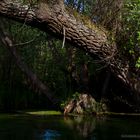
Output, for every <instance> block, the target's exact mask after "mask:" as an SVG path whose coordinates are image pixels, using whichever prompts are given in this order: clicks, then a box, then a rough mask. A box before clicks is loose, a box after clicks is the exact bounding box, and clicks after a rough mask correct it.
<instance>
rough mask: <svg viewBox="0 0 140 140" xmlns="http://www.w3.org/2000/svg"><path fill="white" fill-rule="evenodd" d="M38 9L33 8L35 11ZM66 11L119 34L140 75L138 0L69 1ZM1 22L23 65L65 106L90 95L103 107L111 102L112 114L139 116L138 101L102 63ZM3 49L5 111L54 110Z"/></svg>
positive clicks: (0, 80) (0, 84)
mask: <svg viewBox="0 0 140 140" xmlns="http://www.w3.org/2000/svg"><path fill="white" fill-rule="evenodd" d="M22 2H24V3H29V1H22ZM35 3H36V1H32V2H30V4H31V5H34V4H35ZM65 5H66V6H67V8H68V9H70V10H71V11H70V12H72V13H73V14H74V15H75V16H76V15H77V13H80V14H81V18H84V20H86V19H85V18H88V19H89V18H90V20H91V21H92V22H94V23H96V24H97V26H98V27H100V26H101V28H102V27H104V28H107V29H108V30H109V32H110V34H114V35H115V36H114V38H113V40H115V41H116V42H117V46H118V47H119V48H118V50H119V51H120V52H121V54H122V55H125V56H126V57H127V58H128V60H130V62H131V67H132V68H134V73H140V47H139V45H140V14H139V12H140V1H139V0H124V1H123V0H111V1H110V0H65ZM82 15H84V16H82ZM0 20H1V21H2V20H3V21H4V23H5V30H6V31H7V32H8V33H10V35H11V36H12V38H13V39H14V41H15V42H16V44H17V45H15V47H16V49H17V50H18V52H19V54H20V55H21V57H22V60H23V61H24V62H25V63H26V64H27V65H28V66H29V68H30V69H31V70H32V71H33V72H34V73H35V74H36V75H37V76H38V77H39V79H41V81H43V82H44V83H45V84H47V86H48V87H49V88H50V90H51V92H53V93H54V94H55V95H56V96H57V98H59V99H60V100H61V106H63V105H65V103H66V102H67V101H68V100H69V99H70V98H75V97H76V96H77V95H78V94H81V93H88V94H90V95H92V96H93V97H94V98H95V99H96V101H98V102H101V101H102V100H108V101H107V102H108V103H109V104H110V105H113V106H112V107H113V111H119V112H120V111H134V110H135V111H137V108H139V104H137V107H136V106H135V107H133V104H135V101H136V100H137V96H132V94H133V93H132V92H131V91H129V90H128V89H126V87H125V86H124V85H123V84H122V83H120V82H119V81H117V80H116V78H115V77H114V76H113V75H112V74H111V73H110V72H109V71H108V67H107V65H105V64H103V63H102V61H100V60H97V59H96V58H94V59H93V57H91V56H90V55H89V54H87V53H85V52H84V51H82V50H80V49H78V48H74V47H73V46H71V45H70V44H68V43H67V42H65V44H64V46H63V43H64V42H63V41H60V40H57V39H56V38H54V37H53V36H51V35H49V34H47V33H44V32H41V31H40V30H38V29H33V28H31V27H29V26H26V25H25V24H20V23H17V22H15V21H12V20H10V19H6V18H3V17H0ZM0 46H1V47H0V110H8V111H9V110H18V109H44V108H45V109H46V108H47V109H51V108H53V105H52V104H51V102H50V101H49V100H48V99H47V98H46V97H45V95H43V94H41V93H40V91H39V90H38V89H37V88H36V86H35V85H34V84H33V83H31V82H30V80H29V79H28V78H27V77H26V76H25V75H24V74H23V73H22V72H21V71H20V69H19V68H18V67H17V65H16V64H15V60H14V59H13V57H12V56H11V54H10V53H9V52H8V51H7V49H6V48H5V47H4V46H3V44H2V43H1V44H0ZM138 76H140V75H138ZM38 93H40V94H38ZM138 111H139V110H138Z"/></svg>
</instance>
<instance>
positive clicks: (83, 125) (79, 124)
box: [64, 116, 96, 138]
mask: <svg viewBox="0 0 140 140" xmlns="http://www.w3.org/2000/svg"><path fill="white" fill-rule="evenodd" d="M64 119H65V123H66V124H67V125H68V126H69V127H70V129H72V130H74V131H77V133H78V134H79V135H81V136H82V137H84V138H86V137H88V136H89V135H90V134H91V133H93V131H94V130H95V127H96V118H90V117H89V118H85V117H84V116H76V117H65V118H64Z"/></svg>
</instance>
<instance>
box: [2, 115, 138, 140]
mask: <svg viewBox="0 0 140 140" xmlns="http://www.w3.org/2000/svg"><path fill="white" fill-rule="evenodd" d="M120 139H124V140H126V139H129V140H131V139H133V140H135V139H136V140H138V139H140V118H139V117H135V118H124V117H123V118H111V117H107V118H95V117H90V118H88V117H63V116H29V115H0V140H120Z"/></svg>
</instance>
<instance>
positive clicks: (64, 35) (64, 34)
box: [62, 26, 66, 49]
mask: <svg viewBox="0 0 140 140" xmlns="http://www.w3.org/2000/svg"><path fill="white" fill-rule="evenodd" d="M65 39H66V30H65V27H64V26H63V43H62V49H63V48H64V46H65Z"/></svg>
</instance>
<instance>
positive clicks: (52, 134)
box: [42, 129, 61, 140]
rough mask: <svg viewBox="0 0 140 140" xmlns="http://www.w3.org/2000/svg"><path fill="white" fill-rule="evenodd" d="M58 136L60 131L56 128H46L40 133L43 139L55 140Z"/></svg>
mask: <svg viewBox="0 0 140 140" xmlns="http://www.w3.org/2000/svg"><path fill="white" fill-rule="evenodd" d="M60 136H61V134H60V132H58V131H56V130H50V129H47V130H46V131H45V132H44V134H43V135H42V137H43V140H55V139H56V138H58V137H60Z"/></svg>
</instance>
